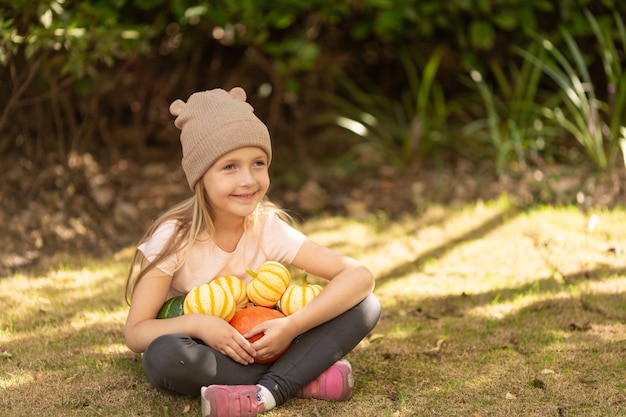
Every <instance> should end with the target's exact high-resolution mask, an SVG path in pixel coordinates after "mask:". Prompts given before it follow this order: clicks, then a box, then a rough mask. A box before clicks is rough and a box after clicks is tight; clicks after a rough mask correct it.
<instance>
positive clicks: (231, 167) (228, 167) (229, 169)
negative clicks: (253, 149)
mask: <svg viewBox="0 0 626 417" xmlns="http://www.w3.org/2000/svg"><path fill="white" fill-rule="evenodd" d="M233 169H235V164H228V165H226V166H224V171H231V170H233Z"/></svg>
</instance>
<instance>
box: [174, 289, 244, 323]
mask: <svg viewBox="0 0 626 417" xmlns="http://www.w3.org/2000/svg"><path fill="white" fill-rule="evenodd" d="M236 308H237V305H236V304H235V297H234V296H233V294H231V293H230V292H229V291H226V290H225V289H224V288H222V287H220V286H219V285H211V283H208V284H202V285H199V286H197V287H194V288H192V289H191V291H189V293H188V294H187V296H185V303H184V304H183V310H184V312H185V314H192V313H201V314H211V315H214V316H217V317H221V318H223V319H224V320H226V321H230V319H232V318H233V316H234V315H235V310H236Z"/></svg>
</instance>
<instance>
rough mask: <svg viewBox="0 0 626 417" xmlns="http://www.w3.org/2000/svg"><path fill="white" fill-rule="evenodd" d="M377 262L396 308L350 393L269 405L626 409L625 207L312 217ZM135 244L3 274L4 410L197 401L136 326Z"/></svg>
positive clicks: (508, 412)
mask: <svg viewBox="0 0 626 417" xmlns="http://www.w3.org/2000/svg"><path fill="white" fill-rule="evenodd" d="M302 229H303V230H304V231H305V232H306V233H308V234H309V236H310V237H312V238H313V239H314V240H316V241H318V242H320V243H322V244H326V245H329V246H331V247H334V248H336V249H338V250H340V251H344V252H346V253H348V254H350V255H352V256H354V257H356V258H358V259H360V260H362V261H363V262H364V263H365V264H367V265H369V266H370V268H371V269H372V271H373V272H374V273H375V275H376V276H377V287H376V290H375V291H376V294H377V295H378V297H379V298H380V300H381V302H382V304H383V315H382V318H381V320H380V322H379V324H378V326H377V327H376V328H375V330H374V331H373V332H372V334H370V336H369V337H368V338H367V339H366V340H364V341H363V342H362V343H361V344H360V345H359V346H358V347H357V348H356V349H355V350H354V351H353V352H352V353H350V355H349V356H348V359H349V360H350V361H351V362H352V364H353V367H354V370H355V379H356V392H355V395H354V397H353V399H352V400H351V401H349V402H345V403H330V402H322V401H315V400H298V399H293V400H290V401H289V402H288V403H287V404H285V405H284V406H282V407H279V408H278V409H276V410H273V411H271V412H268V413H266V414H265V415H266V416H268V417H293V416H346V417H348V416H363V417H368V416H376V417H379V416H389V417H392V416H393V417H401V416H464V417H477V416H483V417H487V416H507V417H508V416H555V417H559V416H614V415H626V296H625V292H626V210H624V209H620V210H613V211H590V212H588V213H582V212H581V211H580V210H578V209H577V208H574V207H565V208H550V207H530V208H525V209H521V208H518V207H514V206H513V205H512V204H511V203H510V202H509V201H508V200H507V199H505V198H503V199H501V200H498V201H492V202H487V203H478V204H472V205H467V206H463V207H457V208H450V207H440V206H429V207H427V208H424V209H423V210H422V211H421V212H420V213H416V214H415V215H412V216H406V217H405V218H403V219H399V220H394V221H390V220H388V219H386V218H385V216H384V215H380V216H373V217H372V218H370V219H368V220H363V221H356V220H351V219H345V218H320V219H317V220H310V221H308V222H306V223H305V224H303V225H302ZM130 256H131V250H130V249H129V250H125V251H122V252H120V253H119V254H117V255H116V256H115V257H114V258H113V259H93V258H89V257H84V256H81V255H79V254H68V255H66V256H64V257H63V259H59V260H57V261H56V262H55V264H54V265H50V266H49V267H47V268H44V269H40V270H38V271H31V272H28V273H26V272H23V273H18V274H15V275H13V276H9V277H3V278H1V279H0V305H1V306H2V311H1V312H0V329H1V330H0V416H30V415H32V416H42V415H45V416H53V417H54V416H64V417H65V416H74V415H76V416H83V415H84V416H186V415H190V416H197V415H200V401H199V397H182V396H180V397H179V396H171V395H166V394H163V393H160V392H157V391H156V390H154V389H153V388H152V387H151V386H150V385H149V384H148V383H147V382H146V380H145V378H144V376H143V371H142V369H141V362H140V358H139V356H138V355H136V354H134V353H132V352H130V351H129V350H128V349H127V348H126V346H125V345H124V342H123V335H122V327H123V323H124V320H125V316H126V312H127V307H126V305H125V303H124V301H123V288H124V279H125V274H126V268H127V264H128V261H129V259H130Z"/></svg>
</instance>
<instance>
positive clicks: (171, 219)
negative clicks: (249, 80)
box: [124, 87, 380, 417]
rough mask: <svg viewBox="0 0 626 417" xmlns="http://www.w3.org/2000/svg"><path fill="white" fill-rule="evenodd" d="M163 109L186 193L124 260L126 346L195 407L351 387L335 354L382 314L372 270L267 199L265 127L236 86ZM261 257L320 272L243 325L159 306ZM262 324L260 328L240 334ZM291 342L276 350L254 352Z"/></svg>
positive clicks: (231, 411)
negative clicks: (282, 313) (303, 291)
mask: <svg viewBox="0 0 626 417" xmlns="http://www.w3.org/2000/svg"><path fill="white" fill-rule="evenodd" d="M170 112H171V113H172V115H174V116H177V117H176V120H175V125H176V127H178V128H179V129H180V130H181V135H180V141H181V144H182V151H183V159H182V167H183V171H184V172H185V176H186V178H187V181H188V183H189V186H190V187H191V189H192V190H193V196H192V197H191V198H189V199H187V200H185V201H183V202H182V203H180V204H178V205H177V206H175V207H173V208H172V209H170V210H169V211H167V212H166V213H164V214H163V215H162V216H161V217H159V218H158V219H157V220H156V221H155V222H154V224H153V225H152V226H151V227H150V229H149V230H148V231H147V233H146V235H145V236H144V237H143V238H142V240H141V242H140V245H139V247H138V248H137V251H136V253H135V259H134V260H133V263H132V265H131V268H130V271H129V275H128V280H127V284H126V290H127V296H130V310H129V313H128V318H127V321H126V326H125V330H124V335H125V339H126V344H127V345H128V347H129V348H130V349H131V350H133V351H135V352H142V353H143V355H142V356H143V367H144V371H145V373H146V376H147V378H148V379H149V380H150V382H151V383H152V384H153V385H154V386H155V387H157V388H158V389H161V390H165V391H169V392H177V393H182V394H188V395H198V394H200V396H201V401H202V414H203V416H211V417H215V416H220V417H222V416H241V417H246V416H256V415H257V414H260V413H262V412H264V411H268V410H271V409H272V408H274V407H275V406H277V405H280V404H283V403H284V402H285V401H287V399H289V398H290V397H293V396H296V397H299V398H317V399H327V400H347V399H349V398H350V397H351V396H352V391H353V385H354V382H353V379H352V368H351V366H350V363H349V362H348V361H346V360H345V359H342V358H343V356H344V355H346V354H347V353H348V352H350V351H351V350H352V349H353V348H354V347H355V346H356V345H357V344H358V343H359V341H361V340H362V339H363V338H364V337H365V336H366V335H367V334H368V333H369V332H370V331H371V330H372V328H373V327H374V326H375V324H376V322H377V321H378V318H379V316H380V304H379V302H378V300H377V299H376V297H375V296H374V295H373V294H372V290H373V287H374V278H373V276H372V274H371V272H370V271H369V270H368V269H367V268H366V267H364V266H363V265H362V264H360V263H359V262H357V261H355V260H354V259H351V258H349V257H347V256H344V255H342V254H340V253H337V252H335V251H333V250H331V249H329V248H326V247H323V246H320V245H318V244H316V243H314V242H313V241H311V240H309V239H308V238H307V237H306V236H304V235H303V234H302V233H301V232H299V231H297V230H296V229H294V228H293V227H292V226H291V224H290V222H289V218H288V217H287V216H286V215H285V213H284V212H282V211H280V210H279V209H278V208H276V207H275V206H273V205H271V204H270V203H269V202H267V201H264V197H265V194H266V193H267V190H268V188H269V185H270V179H269V175H268V167H269V165H270V162H271V160H272V148H271V142H270V136H269V133H268V130H267V127H266V126H265V125H264V124H263V123H262V122H261V121H260V120H259V119H258V118H257V117H256V116H255V115H254V112H253V109H252V106H250V105H249V104H248V103H247V102H246V93H245V91H244V90H243V89H241V88H239V87H236V88H233V89H232V90H230V91H225V90H222V89H215V90H210V91H203V92H199V93H195V94H193V95H191V97H189V100H188V101H187V103H185V102H183V101H182V100H176V101H175V102H174V103H172V105H171V106H170ZM268 260H272V261H278V262H281V263H283V264H289V265H293V266H294V267H295V268H298V269H302V270H306V271H307V272H308V273H309V274H312V275H315V276H318V277H321V278H324V279H326V280H328V283H327V284H326V285H325V288H324V290H323V291H322V292H321V293H320V294H319V295H318V296H317V297H316V298H315V299H314V300H313V301H311V302H310V303H309V304H307V305H306V306H305V307H304V308H303V309H301V310H299V311H298V312H296V313H294V314H292V315H290V316H287V317H285V318H279V319H274V320H270V321H267V322H265V323H262V324H259V325H257V326H255V327H254V328H252V329H251V330H250V331H249V332H248V333H247V334H246V335H245V337H244V335H241V334H239V333H238V332H237V330H235V329H234V328H233V327H232V326H230V325H229V324H228V323H227V322H226V321H225V320H223V319H221V318H218V317H215V316H211V315H207V314H186V315H183V316H179V317H174V318H168V319H157V318H156V317H157V313H158V311H159V309H160V308H161V306H162V304H163V303H164V302H165V301H166V300H168V299H169V298H172V297H174V296H177V295H185V294H187V292H188V291H189V290H191V289H192V288H193V287H195V286H198V285H200V284H203V283H206V282H209V281H211V280H213V279H215V278H217V277H220V276H224V275H234V276H237V277H238V278H239V279H241V280H242V281H244V283H245V284H247V283H248V282H250V280H251V277H250V276H249V275H248V274H247V273H246V269H252V270H256V269H257V268H258V267H259V266H260V265H261V264H262V263H263V262H265V261H268ZM139 261H141V269H140V271H139V272H138V274H134V273H133V265H135V263H136V262H139ZM135 275H136V276H135ZM258 333H264V336H263V337H261V338H260V339H259V340H257V341H256V342H254V343H249V342H248V341H247V339H246V338H249V337H252V336H254V335H255V334H258ZM292 341H293V342H292ZM290 342H292V344H291V346H290V347H289V349H288V350H287V351H286V352H285V353H284V354H283V355H282V356H281V357H280V358H279V359H278V360H277V361H276V362H274V363H270V364H259V363H256V361H257V360H262V359H266V358H270V357H272V356H274V355H275V354H276V353H278V352H281V351H282V350H283V349H284V348H285V347H286V346H287V345H289V343H290Z"/></svg>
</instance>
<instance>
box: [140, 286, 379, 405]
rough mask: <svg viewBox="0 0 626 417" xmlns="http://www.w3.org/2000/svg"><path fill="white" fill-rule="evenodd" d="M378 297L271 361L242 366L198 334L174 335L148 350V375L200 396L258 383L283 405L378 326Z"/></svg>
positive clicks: (308, 334) (303, 336) (158, 384)
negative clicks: (215, 388)
mask: <svg viewBox="0 0 626 417" xmlns="http://www.w3.org/2000/svg"><path fill="white" fill-rule="evenodd" d="M380 312H381V307H380V303H379V302H378V299H377V298H376V297H375V296H374V295H373V294H371V295H369V296H368V297H367V298H365V299H364V300H363V301H361V302H360V303H359V304H357V305H356V306H355V307H353V308H351V309H350V310H348V311H346V312H345V313H343V314H341V315H340V316H338V317H336V318H334V319H332V320H329V321H327V322H326V323H323V324H321V325H319V326H317V327H315V328H313V329H311V330H309V331H308V332H305V333H303V334H301V335H300V336H298V337H297V338H296V339H295V340H294V341H293V343H292V345H291V347H290V348H289V349H288V350H287V352H285V354H283V356H281V357H280V358H279V359H278V360H277V361H276V362H274V363H271V364H250V365H241V364H239V363H237V362H235V361H233V360H232V359H230V358H229V357H228V356H225V355H222V354H221V353H219V352H217V351H215V350H213V349H212V348H210V347H209V346H207V345H205V344H203V343H202V342H201V341H200V340H198V339H193V338H191V337H189V336H186V335H182V334H169V335H164V336H161V337H159V338H157V339H155V340H154V341H153V342H152V343H151V344H150V345H149V346H148V348H147V349H146V351H145V352H144V354H143V368H144V372H145V373H146V376H147V378H148V380H149V381H150V382H151V383H152V384H153V385H154V386H155V387H156V388H158V389H160V390H163V391H169V392H175V393H181V394H186V395H199V394H200V387H202V386H203V385H204V386H206V385H213V384H222V385H253V384H261V385H263V386H264V387H266V388H267V389H269V390H270V391H271V392H272V394H273V395H274V398H275V399H276V404H277V405H280V404H282V403H284V402H285V401H287V399H289V398H290V397H292V396H293V395H294V394H295V393H296V391H298V390H299V389H300V388H302V387H304V386H305V385H306V384H308V383H309V382H310V381H312V380H314V379H315V378H317V377H318V376H319V375H320V374H321V373H322V372H324V371H325V370H326V369H328V368H329V367H330V366H331V365H332V364H333V363H335V362H336V361H338V360H339V359H341V358H342V357H344V356H345V355H346V354H347V353H348V352H350V351H351V350H352V349H354V347H355V346H356V345H357V344H358V343H359V342H360V341H361V340H362V339H363V338H364V337H365V336H366V335H367V334H368V333H369V332H370V331H371V330H372V329H373V328H374V326H375V325H376V323H377V322H378V319H379V317H380Z"/></svg>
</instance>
